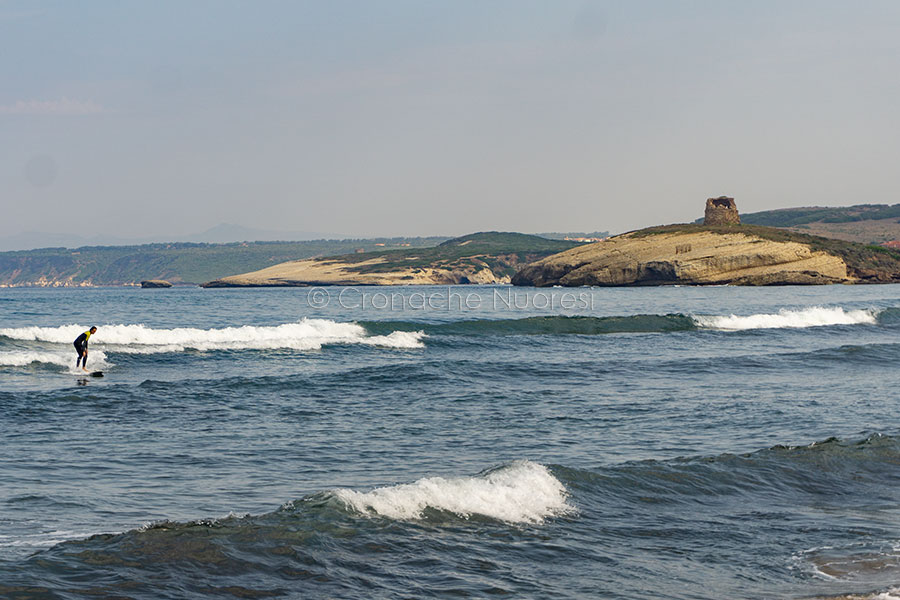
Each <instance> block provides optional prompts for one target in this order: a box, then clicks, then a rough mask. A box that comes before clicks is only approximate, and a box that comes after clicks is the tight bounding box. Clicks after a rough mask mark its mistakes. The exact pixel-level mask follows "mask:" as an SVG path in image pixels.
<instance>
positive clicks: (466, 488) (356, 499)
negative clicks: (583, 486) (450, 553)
mask: <svg viewBox="0 0 900 600" xmlns="http://www.w3.org/2000/svg"><path fill="white" fill-rule="evenodd" d="M333 494H334V496H335V497H337V498H338V499H339V500H341V501H343V502H344V503H345V504H346V505H347V506H349V507H351V508H352V509H353V510H355V511H357V512H360V513H363V514H370V515H379V516H382V517H387V518H390V519H398V520H414V519H421V518H423V517H424V516H425V515H426V514H427V513H428V511H429V510H431V511H442V512H448V513H453V514H455V515H458V516H460V517H463V518H465V519H468V518H469V517H471V516H472V515H480V516H484V517H488V518H491V519H496V520H498V521H505V522H508V523H541V522H543V521H544V519H546V518H548V517H551V516H558V515H562V514H566V513H569V512H571V511H572V510H573V508H572V507H571V506H570V505H569V504H567V503H566V498H567V493H566V488H565V486H564V485H563V484H562V483H561V482H560V481H559V480H558V479H556V478H555V477H554V476H553V474H552V473H550V470H549V469H548V468H547V467H545V466H543V465H540V464H537V463H534V462H531V461H528V460H520V461H515V462H513V463H511V464H509V465H506V466H503V467H500V468H497V469H494V470H491V471H488V472H486V473H482V474H481V475H478V476H476V477H458V478H452V479H445V478H443V477H428V478H425V479H420V480H418V481H416V482H415V483H410V484H402V485H395V486H391V487H383V488H377V489H374V490H372V491H370V492H357V491H355V490H351V489H340V490H336V491H334V492H333Z"/></svg>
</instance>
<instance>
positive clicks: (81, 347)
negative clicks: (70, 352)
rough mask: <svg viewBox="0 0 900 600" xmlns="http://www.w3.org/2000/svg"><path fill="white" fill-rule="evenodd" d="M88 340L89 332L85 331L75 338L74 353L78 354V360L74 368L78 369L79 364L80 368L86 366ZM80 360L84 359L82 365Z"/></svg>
mask: <svg viewBox="0 0 900 600" xmlns="http://www.w3.org/2000/svg"><path fill="white" fill-rule="evenodd" d="M90 338H91V331H90V330H88V331H85V332H84V333H82V334H81V335H79V336H78V337H77V338H75V352H77V353H78V360H76V361H75V366H76V367H78V365H79V364H81V366H82V367H86V366H87V346H88V340H89V339H90ZM81 359H84V362H83V363H82V360H81Z"/></svg>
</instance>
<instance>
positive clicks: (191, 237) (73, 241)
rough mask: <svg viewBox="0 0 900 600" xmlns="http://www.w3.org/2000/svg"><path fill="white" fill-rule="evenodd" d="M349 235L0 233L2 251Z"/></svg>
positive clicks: (224, 230)
mask: <svg viewBox="0 0 900 600" xmlns="http://www.w3.org/2000/svg"><path fill="white" fill-rule="evenodd" d="M346 237H347V236H342V235H336V234H326V233H317V232H312V231H274V230H269V229H254V228H252V227H245V226H243V225H233V224H231V223H220V224H219V225H216V226H215V227H211V228H209V229H207V230H206V231H203V232H200V233H192V234H188V235H171V236H166V235H157V236H148V237H140V238H127V237H119V236H115V235H109V234H103V233H100V234H97V235H91V236H83V235H78V234H73V233H46V232H39V231H26V232H24V233H17V234H15V235H7V236H0V252H8V251H14V250H33V249H38V248H59V247H65V248H78V247H81V246H137V245H145V244H160V243H173V242H188V243H190V242H194V243H207V244H227V243H231V242H250V241H254V242H273V241H308V240H324V239H345V238H346Z"/></svg>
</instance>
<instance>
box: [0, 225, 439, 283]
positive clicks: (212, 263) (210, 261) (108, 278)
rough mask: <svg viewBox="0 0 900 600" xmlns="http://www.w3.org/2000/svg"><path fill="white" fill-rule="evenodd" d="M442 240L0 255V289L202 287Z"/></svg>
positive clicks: (179, 246) (147, 246)
mask: <svg viewBox="0 0 900 600" xmlns="http://www.w3.org/2000/svg"><path fill="white" fill-rule="evenodd" d="M446 239H447V238H446V237H413V238H375V239H366V240H314V241H304V242H242V243H231V244H197V243H184V242H182V243H171V244H144V245H140V246H87V247H82V248H74V249H69V248H42V249H38V250H20V251H13V252H0V286H47V285H49V286H53V285H67V286H78V285H137V284H138V283H139V282H141V281H144V280H147V279H165V280H167V281H171V282H172V283H176V284H177V283H194V284H196V283H201V282H203V281H209V280H210V279H215V278H218V277H224V276H226V275H233V274H235V273H243V272H246V271H254V270H257V269H262V268H265V267H267V266H271V265H274V264H277V263H281V262H284V261H288V260H296V259H300V258H309V257H314V256H325V255H332V254H343V253H346V252H355V251H358V250H363V251H372V250H376V249H379V248H390V247H398V246H400V245H403V244H409V246H410V247H418V246H434V245H435V244H439V243H441V242H443V241H445V240H446Z"/></svg>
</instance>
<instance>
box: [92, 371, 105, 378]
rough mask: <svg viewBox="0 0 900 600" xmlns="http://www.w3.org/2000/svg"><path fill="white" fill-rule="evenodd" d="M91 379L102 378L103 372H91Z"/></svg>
mask: <svg viewBox="0 0 900 600" xmlns="http://www.w3.org/2000/svg"><path fill="white" fill-rule="evenodd" d="M91 377H103V371H91Z"/></svg>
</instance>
